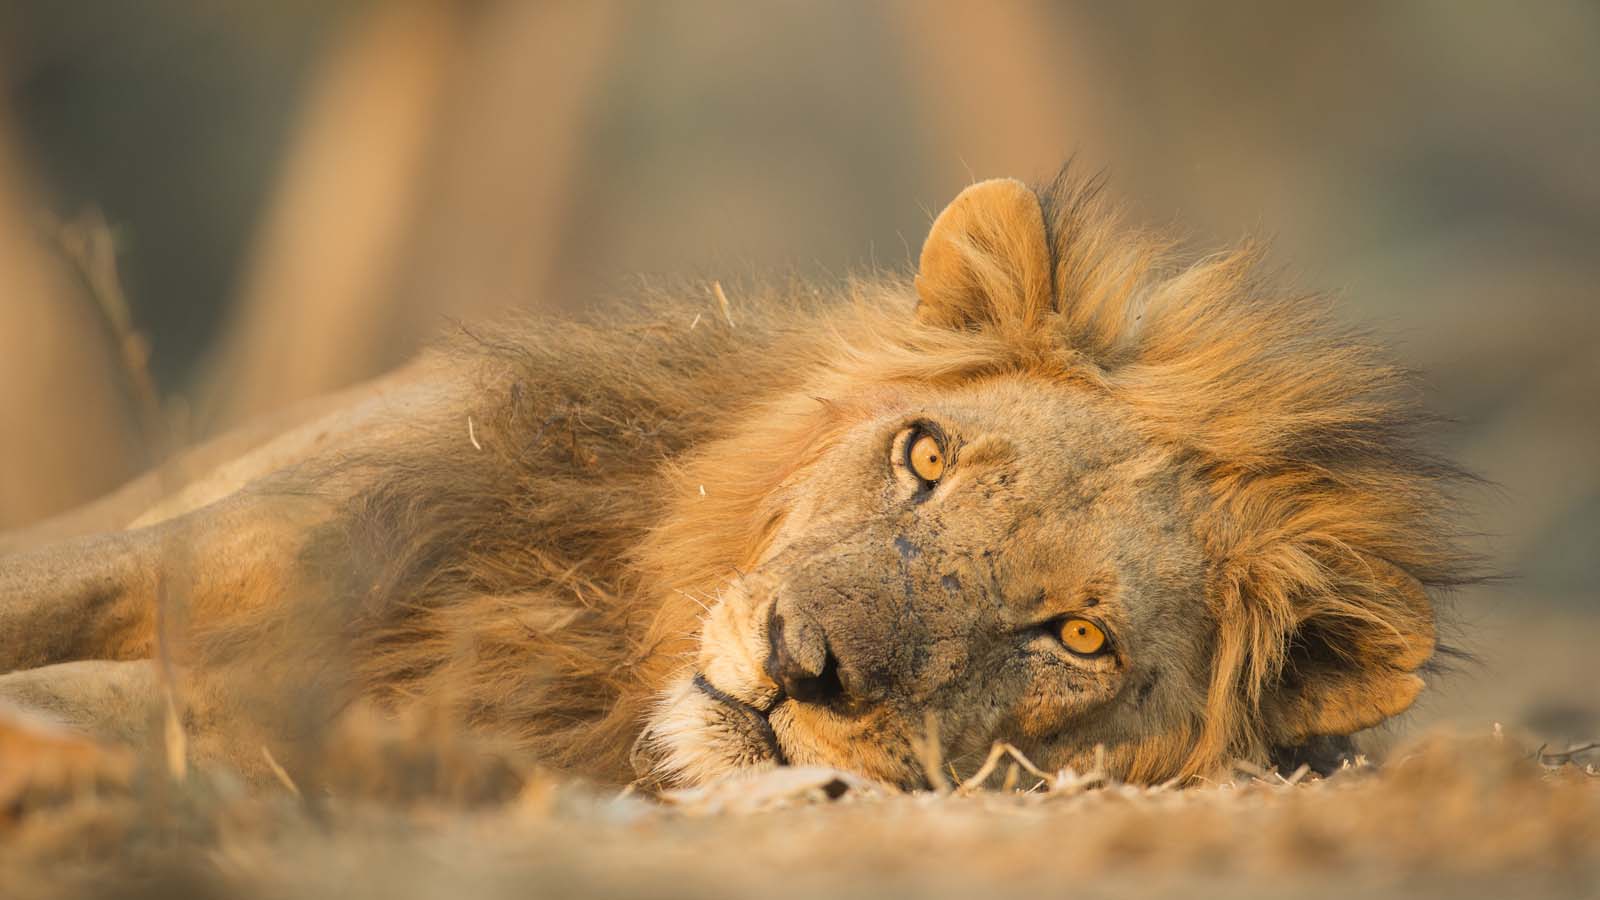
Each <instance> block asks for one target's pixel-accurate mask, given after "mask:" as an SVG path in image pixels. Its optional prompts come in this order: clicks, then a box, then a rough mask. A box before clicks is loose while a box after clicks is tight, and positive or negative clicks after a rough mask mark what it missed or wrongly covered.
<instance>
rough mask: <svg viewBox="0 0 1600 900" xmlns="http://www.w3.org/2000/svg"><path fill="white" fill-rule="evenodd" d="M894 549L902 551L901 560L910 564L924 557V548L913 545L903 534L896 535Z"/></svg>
mask: <svg viewBox="0 0 1600 900" xmlns="http://www.w3.org/2000/svg"><path fill="white" fill-rule="evenodd" d="M894 548H895V549H896V550H899V551H900V558H901V559H903V560H905V561H906V562H910V561H912V560H913V559H916V558H917V557H919V556H921V555H922V548H921V547H918V546H917V545H916V544H913V543H911V542H910V541H909V540H907V539H906V536H905V535H903V534H897V535H895V538H894Z"/></svg>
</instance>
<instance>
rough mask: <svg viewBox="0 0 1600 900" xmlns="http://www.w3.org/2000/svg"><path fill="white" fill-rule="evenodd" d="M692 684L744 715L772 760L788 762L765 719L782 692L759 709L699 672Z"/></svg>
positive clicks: (768, 722)
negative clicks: (721, 687) (763, 707)
mask: <svg viewBox="0 0 1600 900" xmlns="http://www.w3.org/2000/svg"><path fill="white" fill-rule="evenodd" d="M694 686H695V688H696V689H697V690H699V691H700V693H702V694H705V695H706V696H707V697H710V698H711V699H712V700H715V701H717V702H718V703H721V704H722V705H723V706H726V707H728V708H729V709H733V710H737V711H738V712H739V714H740V715H742V716H744V717H745V718H746V719H747V720H748V721H749V722H750V724H751V725H752V726H753V727H754V728H755V732H756V734H757V735H759V736H760V737H761V740H762V741H763V742H764V743H765V744H766V745H767V750H768V751H769V752H771V754H772V761H773V762H775V763H777V764H778V765H780V766H786V765H788V764H789V760H788V758H787V757H785V756H784V754H783V747H782V745H780V744H779V743H778V734H777V732H775V731H773V730H772V722H770V721H769V720H768V719H767V715H768V714H769V713H770V712H772V709H773V708H774V707H776V706H777V705H778V704H779V703H781V702H783V695H782V694H779V695H777V696H776V697H774V698H773V700H772V703H771V705H770V706H768V707H767V709H765V710H760V709H757V708H755V707H754V706H751V705H750V704H748V703H745V702H743V701H741V700H739V699H738V698H736V697H734V696H732V695H731V694H729V693H727V692H726V691H723V690H722V689H720V688H718V687H717V686H716V685H714V684H712V683H711V682H710V681H709V680H707V679H706V676H705V675H702V674H701V673H699V672H696V673H695V674H694Z"/></svg>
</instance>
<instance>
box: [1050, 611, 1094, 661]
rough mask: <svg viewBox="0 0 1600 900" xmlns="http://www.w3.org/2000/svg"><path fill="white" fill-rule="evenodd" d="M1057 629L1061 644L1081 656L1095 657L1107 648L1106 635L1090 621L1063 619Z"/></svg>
mask: <svg viewBox="0 0 1600 900" xmlns="http://www.w3.org/2000/svg"><path fill="white" fill-rule="evenodd" d="M1056 627H1057V631H1056V636H1057V637H1059V638H1061V643H1062V644H1064V645H1065V646H1066V648H1067V649H1068V650H1071V651H1072V652H1073V653H1076V654H1078V655H1080V656H1093V655H1095V654H1096V653H1099V652H1100V651H1102V650H1104V649H1105V648H1106V633H1105V632H1104V631H1101V630H1100V626H1099V625H1096V624H1095V623H1093V622H1091V621H1089V620H1088V619H1063V620H1062V621H1061V624H1060V625H1058V626H1056Z"/></svg>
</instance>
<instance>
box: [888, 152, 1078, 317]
mask: <svg viewBox="0 0 1600 900" xmlns="http://www.w3.org/2000/svg"><path fill="white" fill-rule="evenodd" d="M1050 272H1051V266H1050V247H1049V241H1048V239H1047V237H1046V235H1045V224H1044V212H1043V210H1042V209H1041V207H1040V206H1039V198H1038V197H1037V196H1036V195H1035V194H1034V193H1033V191H1032V190H1029V188H1028V186H1027V185H1025V184H1023V183H1022V182H1020V181H1016V180H1014V179H1010V178H997V179H994V180H993V181H983V182H979V183H978V184H975V185H972V186H971V187H969V188H967V189H966V190H964V191H962V192H961V193H960V195H958V196H957V197H956V199H955V200H953V201H952V202H951V203H950V205H949V206H947V207H945V209H944V212H942V213H940V214H939V217H938V218H937V219H935V220H934V222H933V228H932V229H931V230H929V232H928V240H927V241H926V242H925V243H924V244H923V245H922V260H921V262H920V263H919V264H918V270H917V281H916V284H917V299H918V303H917V318H918V319H920V320H921V321H923V322H925V323H927V324H929V325H939V326H942V327H946V328H968V327H972V326H976V325H983V324H989V323H1004V324H1014V325H1020V326H1023V327H1031V326H1032V325H1034V324H1036V323H1037V322H1038V321H1039V319H1040V318H1042V317H1043V315H1044V314H1045V313H1047V312H1049V311H1050V309H1051V308H1052V306H1053V298H1052V290H1051V276H1050Z"/></svg>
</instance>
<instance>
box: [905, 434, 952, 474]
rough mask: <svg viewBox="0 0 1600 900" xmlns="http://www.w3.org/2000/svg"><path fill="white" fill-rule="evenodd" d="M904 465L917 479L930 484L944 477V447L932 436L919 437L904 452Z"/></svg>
mask: <svg viewBox="0 0 1600 900" xmlns="http://www.w3.org/2000/svg"><path fill="white" fill-rule="evenodd" d="M906 465H908V466H910V467H911V471H912V473H913V474H915V475H916V476H917V477H918V478H921V479H922V480H923V481H926V482H928V483H929V484H932V483H933V482H935V481H938V480H939V479H940V478H941V477H943V475H944V447H942V446H940V445H939V439H938V438H936V437H934V436H933V435H931V434H923V435H920V436H918V437H917V439H916V440H914V441H912V442H911V448H910V449H909V450H907V451H906Z"/></svg>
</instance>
